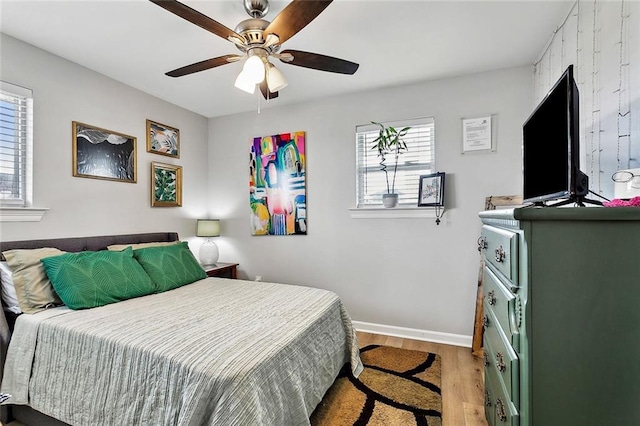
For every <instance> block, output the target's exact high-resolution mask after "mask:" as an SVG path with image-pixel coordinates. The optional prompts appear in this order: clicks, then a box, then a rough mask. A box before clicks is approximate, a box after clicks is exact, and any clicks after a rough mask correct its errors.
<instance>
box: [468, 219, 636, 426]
mask: <svg viewBox="0 0 640 426" xmlns="http://www.w3.org/2000/svg"><path fill="white" fill-rule="evenodd" d="M480 218H481V220H482V223H483V226H482V235H481V241H480V242H481V243H482V247H483V251H484V252H485V258H486V266H485V269H484V283H483V285H484V306H483V308H484V316H483V323H484V353H485V374H484V376H485V397H486V401H485V402H486V408H485V413H486V417H487V420H488V422H489V425H490V426H491V425H520V426H537V425H547V424H549V425H551V424H553V425H563V426H565V425H566V426H573V425H576V426H578V425H580V426H582V425H637V424H640V410H638V409H637V407H636V406H637V401H639V400H640V383H639V382H638V377H640V363H638V353H640V339H638V338H637V336H638V330H639V329H638V324H640V310H638V302H637V301H638V297H639V296H640V288H639V287H638V276H640V262H638V253H639V252H640V239H638V238H637V235H639V234H640V209H637V208H632V207H620V208H615V209H608V208H598V207H593V208H583V207H572V208H536V207H528V208H516V209H503V210H491V211H484V212H482V213H480Z"/></svg>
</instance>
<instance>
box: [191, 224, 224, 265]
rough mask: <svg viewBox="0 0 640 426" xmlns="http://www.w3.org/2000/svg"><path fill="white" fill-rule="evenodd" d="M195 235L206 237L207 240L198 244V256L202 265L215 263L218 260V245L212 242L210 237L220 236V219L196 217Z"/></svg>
mask: <svg viewBox="0 0 640 426" xmlns="http://www.w3.org/2000/svg"><path fill="white" fill-rule="evenodd" d="M196 236H198V237H206V238H207V240H206V241H205V242H204V244H202V245H201V246H200V251H199V252H198V256H199V257H200V263H201V264H202V265H203V266H210V265H215V264H216V262H217V261H218V255H219V251H218V246H217V245H216V243H214V242H213V238H212V237H219V236H220V220H218V219H198V226H197V229H196Z"/></svg>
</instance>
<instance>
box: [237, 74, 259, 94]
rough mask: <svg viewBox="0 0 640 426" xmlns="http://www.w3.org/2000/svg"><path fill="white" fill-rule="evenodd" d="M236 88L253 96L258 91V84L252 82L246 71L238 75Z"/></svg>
mask: <svg viewBox="0 0 640 426" xmlns="http://www.w3.org/2000/svg"><path fill="white" fill-rule="evenodd" d="M234 86H236V87H237V88H238V89H240V90H242V91H244V92H247V93H249V94H251V95H253V93H254V92H255V91H256V83H254V82H253V81H251V79H250V78H249V76H248V75H247V73H246V72H244V71H242V72H241V73H240V74H238V77H237V78H236V82H235V84H234Z"/></svg>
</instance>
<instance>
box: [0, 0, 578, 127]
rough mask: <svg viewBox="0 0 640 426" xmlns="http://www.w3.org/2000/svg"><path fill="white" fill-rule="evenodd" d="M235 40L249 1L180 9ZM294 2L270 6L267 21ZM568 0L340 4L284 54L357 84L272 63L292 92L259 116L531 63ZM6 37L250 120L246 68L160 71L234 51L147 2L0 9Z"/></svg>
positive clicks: (204, 2) (212, 113) (13, 1)
mask: <svg viewBox="0 0 640 426" xmlns="http://www.w3.org/2000/svg"><path fill="white" fill-rule="evenodd" d="M184 3H186V4H188V5H189V6H191V7H192V8H194V9H197V10H198V11H200V12H201V13H203V14H205V15H207V16H209V17H211V18H213V19H215V20H216V21H218V22H220V23H221V24H223V25H225V26H227V27H229V28H231V29H234V28H235V26H236V25H237V24H238V23H239V22H240V21H242V20H244V19H246V18H248V15H247V14H246V13H245V12H244V8H243V5H242V0H185V1H184ZM287 4H288V1H272V2H271V10H270V12H269V13H268V15H267V16H266V17H265V19H267V20H269V21H271V20H273V18H274V17H275V16H276V14H277V13H278V12H279V11H281V10H282V9H283V8H284V7H285V6H286V5H287ZM572 4H573V1H523V0H511V1H426V0H423V1H399V0H394V1H392V0H386V1H385V0H336V1H334V2H333V3H332V4H331V5H330V6H329V7H328V8H327V9H326V10H325V11H324V12H322V14H320V15H319V16H318V17H317V18H316V19H315V20H314V21H312V22H311V23H310V24H309V25H308V26H307V27H305V28H304V29H302V31H300V32H299V33H298V34H297V35H295V36H294V37H292V38H291V39H290V40H288V41H287V42H286V43H284V45H283V49H287V48H288V49H297V50H304V51H308V52H314V53H321V54H325V55H329V56H335V57H338V58H342V59H347V60H350V61H353V62H357V63H359V64H360V69H359V70H358V71H357V72H356V73H355V74H354V75H352V76H349V75H341V74H332V73H327V72H322V71H316V70H311V69H306V68H300V67H296V66H291V65H285V64H282V63H281V62H280V61H278V60H274V64H275V65H276V66H277V67H278V68H279V69H280V70H281V71H282V72H283V73H284V74H285V76H286V78H287V80H288V81H289V86H288V87H286V88H285V89H283V90H282V91H281V92H280V97H279V98H278V99H275V100H272V101H271V102H270V104H269V105H265V102H264V100H263V101H262V107H263V108H265V107H269V106H271V105H274V106H275V105H284V104H291V103H298V102H304V101H308V100H310V99H316V98H320V97H325V96H330V95H335V94H340V93H346V92H356V91H363V90H370V89H374V88H377V87H384V86H396V85H401V84H405V83H411V82H416V81H421V80H432V79H438V78H443V77H450V76H456V75H464V74H470V73H476V72H482V71H489V70H495V69H500V68H508V67H513V66H520V65H527V64H532V63H533V62H534V61H535V60H536V59H537V57H538V55H539V54H540V53H541V51H542V49H543V48H544V47H545V45H546V43H547V42H548V41H549V39H550V38H551V35H552V34H553V31H554V30H555V29H556V28H557V27H558V25H559V24H560V23H561V22H562V20H563V19H564V18H565V16H566V15H567V14H568V12H569V10H570V8H571V5H572ZM0 30H1V31H2V32H3V33H5V34H8V35H11V36H13V37H15V38H18V39H20V40H23V41H25V42H27V43H30V44H33V45H35V46H37V47H40V48H42V49H44V50H47V51H49V52H52V53H54V54H56V55H59V56H61V57H63V58H66V59H68V60H71V61H73V62H76V63H78V64H81V65H83V66H85V67H87V68H90V69H92V70H94V71H97V72H99V73H101V74H104V75H106V76H108V77H111V78H113V79H115V80H118V81H121V82H123V83H125V84H128V85H130V86H132V87H135V88H137V89H140V90H142V91H144V92H147V93H150V94H152V95H154V96H157V97H159V98H161V99H165V100H167V101H169V102H171V103H173V104H176V105H179V106H181V107H183V108H186V109H188V110H191V111H194V112H196V113H199V114H201V115H203V116H205V117H217V116H223V115H228V114H234V113H238V112H243V111H251V110H255V109H256V107H257V103H258V101H257V99H258V97H257V95H254V96H251V95H249V94H246V93H245V92H242V91H240V90H238V89H236V88H235V87H234V86H233V83H234V80H235V77H236V75H237V74H238V73H239V72H240V69H241V66H242V65H241V63H232V64H228V65H224V66H222V67H219V68H214V69H211V70H207V71H203V72H200V73H196V74H192V75H189V76H184V77H178V78H172V77H167V76H165V75H164V73H165V72H167V71H169V70H172V69H175V68H178V67H181V66H184V65H188V64H191V63H194V62H198V61H201V60H204V59H209V58H212V57H216V56H221V55H225V54H229V53H239V51H238V50H237V49H236V48H235V46H234V45H233V44H231V43H230V42H228V41H226V40H224V39H222V38H220V37H217V36H215V35H214V34H212V33H210V32H208V31H205V30H203V29H201V28H200V27H197V26H196V25H194V24H191V23H189V22H187V21H185V20H183V19H182V18H179V17H177V16H175V15H173V14H171V13H169V12H167V11H166V10H164V9H162V8H160V7H158V6H156V5H155V4H153V3H151V2H149V1H147V0H119V1H118V0H111V1H93V0H75V1H59V0H45V1H31V0H0Z"/></svg>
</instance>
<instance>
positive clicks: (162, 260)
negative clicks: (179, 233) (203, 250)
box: [133, 241, 207, 292]
mask: <svg viewBox="0 0 640 426" xmlns="http://www.w3.org/2000/svg"><path fill="white" fill-rule="evenodd" d="M133 256H134V257H135V258H136V260H137V261H138V262H140V264H141V265H142V267H143V268H144V270H145V271H146V273H147V274H149V276H150V277H151V279H152V280H153V282H154V283H155V284H156V287H157V288H158V291H159V292H161V291H167V290H171V289H174V288H178V287H181V286H183V285H185V284H190V283H192V282H194V281H198V280H201V279H203V278H206V277H207V274H206V272H204V269H202V266H200V264H199V263H198V261H197V260H196V258H195V257H194V256H193V253H191V250H189V245H188V244H187V242H186V241H183V242H181V243H180V244H174V245H171V246H163V247H148V248H142V249H138V250H134V251H133Z"/></svg>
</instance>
